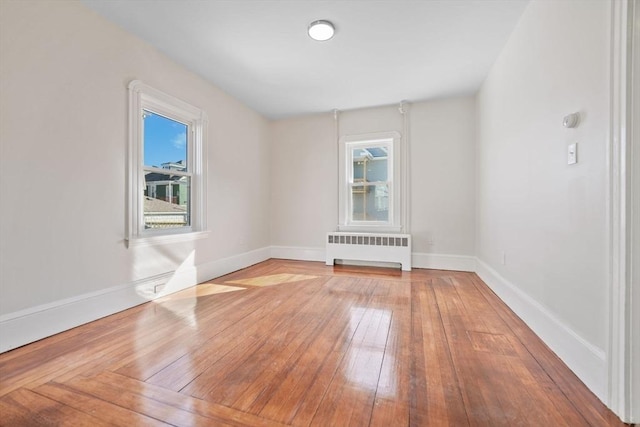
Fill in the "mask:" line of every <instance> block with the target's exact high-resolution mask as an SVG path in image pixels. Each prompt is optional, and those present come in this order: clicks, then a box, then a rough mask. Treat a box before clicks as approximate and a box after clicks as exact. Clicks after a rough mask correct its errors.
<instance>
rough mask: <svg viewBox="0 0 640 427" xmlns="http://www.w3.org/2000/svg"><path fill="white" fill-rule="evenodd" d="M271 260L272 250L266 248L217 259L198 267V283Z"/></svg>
mask: <svg viewBox="0 0 640 427" xmlns="http://www.w3.org/2000/svg"><path fill="white" fill-rule="evenodd" d="M269 258H271V251H270V248H269V247H268V246H267V247H264V248H260V249H255V250H253V251H249V252H245V253H242V254H239V255H233V256H230V257H227V258H222V259H217V260H215V261H210V262H207V263H205V264H200V265H198V277H197V281H196V283H202V282H205V281H207V280H210V279H212V278H214V277H220V276H224V275H225V274H229V273H233V272H234V271H238V270H242V269H243V268H247V267H249V266H252V265H254V264H257V263H259V262H262V261H266V260H268V259H269Z"/></svg>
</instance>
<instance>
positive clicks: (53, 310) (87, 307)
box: [0, 247, 270, 353]
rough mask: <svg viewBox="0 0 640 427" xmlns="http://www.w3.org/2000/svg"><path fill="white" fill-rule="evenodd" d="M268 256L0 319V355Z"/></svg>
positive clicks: (223, 262) (236, 259) (214, 264)
mask: <svg viewBox="0 0 640 427" xmlns="http://www.w3.org/2000/svg"><path fill="white" fill-rule="evenodd" d="M269 255H270V251H269V248H268V247H267V248H262V249H257V250H254V251H250V252H245V253H243V254H239V255H235V256H231V257H228V258H224V259H220V260H216V261H211V262H208V263H205V264H202V265H199V266H190V267H186V268H180V269H178V270H177V271H172V272H167V273H163V274H159V275H157V276H153V277H149V278H146V279H142V280H137V281H135V282H131V283H127V284H125V285H120V286H114V287H112V288H107V289H102V290H100V291H97V292H91V293H87V294H82V295H78V296H75V297H72V298H67V299H64V300H59V301H55V302H52V303H48V304H43V305H39V306H36V307H31V308H28V309H25V310H20V311H17V312H14V313H9V314H6V315H4V316H0V353H3V352H5V351H8V350H11V349H14V348H17V347H20V346H23V345H25V344H29V343H32V342H34V341H37V340H40V339H42V338H46V337H48V336H51V335H54V334H57V333H60V332H63V331H66V330H68V329H71V328H75V327H76V326H80V325H82V324H85V323H89V322H92V321H94V320H97V319H100V318H102V317H106V316H109V315H111V314H114V313H117V312H119V311H122V310H126V309H128V308H131V307H135V306H136V305H139V304H143V303H145V302H148V301H151V300H154V299H156V298H159V297H161V296H164V295H168V294H171V293H173V292H177V291H180V290H182V289H186V288H188V287H190V286H194V285H196V284H198V283H200V282H204V281H206V280H209V279H212V278H214V277H218V276H222V275H225V274H228V273H231V272H233V271H236V270H240V269H242V268H245V267H248V266H250V265H253V264H256V263H258V262H261V261H265V260H267V259H269ZM160 287H161V290H160V291H158V292H156V290H159V289H160Z"/></svg>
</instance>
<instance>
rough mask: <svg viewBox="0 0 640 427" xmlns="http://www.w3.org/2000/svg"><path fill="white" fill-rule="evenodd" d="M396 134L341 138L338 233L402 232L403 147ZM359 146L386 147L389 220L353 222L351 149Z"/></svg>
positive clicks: (382, 133)
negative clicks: (401, 172)
mask: <svg viewBox="0 0 640 427" xmlns="http://www.w3.org/2000/svg"><path fill="white" fill-rule="evenodd" d="M401 141H402V138H401V135H400V133H399V132H396V131H391V132H378V133H373V134H363V135H346V136H343V137H341V138H340V149H339V157H340V159H339V163H340V165H341V167H340V170H339V175H340V176H339V183H340V185H339V193H340V194H339V205H340V206H339V218H338V230H339V231H356V232H357V231H375V232H401V231H402V224H401V219H402V210H403V203H402V200H401V199H402V186H403V185H402V184H403V183H402V181H403V177H402V176H401V174H400V171H401V170H402V169H403V168H402V156H401V153H402V151H401V150H402V147H401ZM358 147H363V148H364V147H389V149H388V150H387V181H386V182H388V183H389V217H388V218H389V219H388V221H362V220H354V219H353V217H352V213H353V209H352V208H353V200H352V197H351V189H352V188H353V149H354V148H358Z"/></svg>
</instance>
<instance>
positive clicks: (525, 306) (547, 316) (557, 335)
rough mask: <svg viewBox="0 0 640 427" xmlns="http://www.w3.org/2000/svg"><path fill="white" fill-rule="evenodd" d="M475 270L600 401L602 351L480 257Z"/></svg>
mask: <svg viewBox="0 0 640 427" xmlns="http://www.w3.org/2000/svg"><path fill="white" fill-rule="evenodd" d="M476 274H477V275H478V276H479V277H480V278H481V279H482V280H483V281H484V282H485V283H486V284H487V286H489V288H490V289H491V290H492V291H493V292H495V294H496V295H497V296H498V297H499V298H500V299H501V300H502V301H504V303H505V304H507V306H509V308H510V309H511V310H512V311H513V312H514V313H515V314H517V315H518V317H520V318H521V319H522V320H523V321H524V322H525V323H526V324H527V326H528V327H529V328H531V330H533V332H535V333H536V335H538V336H539V337H540V339H542V341H544V343H545V344H546V345H548V346H549V348H551V350H553V351H554V352H555V353H556V354H557V355H558V357H560V359H562V361H563V362H564V363H565V364H566V365H567V366H568V367H569V369H571V370H572V371H573V372H574V373H575V374H576V375H577V376H578V378H580V379H581V380H582V382H584V383H585V385H586V386H587V387H588V388H589V389H590V390H591V391H592V392H593V393H594V394H595V395H596V396H598V398H599V399H600V400H602V401H604V399H605V398H606V396H607V360H606V354H605V351H604V350H602V349H600V348H598V347H596V346H594V345H592V344H591V343H589V342H588V341H586V340H585V339H584V338H582V337H581V336H580V335H578V334H577V333H576V332H575V331H573V330H572V329H571V328H570V327H569V326H568V325H566V324H565V323H564V322H563V321H562V320H561V319H559V318H557V317H556V316H555V315H554V314H553V313H552V312H551V311H550V310H549V309H547V308H546V307H545V306H543V305H542V304H540V303H539V302H537V301H536V300H535V299H533V298H531V297H530V296H529V295H527V294H526V293H524V292H523V291H522V290H520V289H519V288H518V287H517V286H516V285H514V284H513V283H511V282H509V281H508V280H507V279H505V278H504V277H502V276H501V275H500V274H499V273H498V272H496V271H495V270H494V269H492V268H491V267H490V266H489V265H487V264H486V263H485V262H483V261H482V260H480V259H478V260H477V267H476Z"/></svg>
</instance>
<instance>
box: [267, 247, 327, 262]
mask: <svg viewBox="0 0 640 427" xmlns="http://www.w3.org/2000/svg"><path fill="white" fill-rule="evenodd" d="M271 258H278V259H293V260H297V261H319V262H325V249H324V248H304V247H299V246H271Z"/></svg>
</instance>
